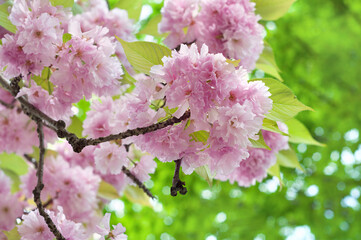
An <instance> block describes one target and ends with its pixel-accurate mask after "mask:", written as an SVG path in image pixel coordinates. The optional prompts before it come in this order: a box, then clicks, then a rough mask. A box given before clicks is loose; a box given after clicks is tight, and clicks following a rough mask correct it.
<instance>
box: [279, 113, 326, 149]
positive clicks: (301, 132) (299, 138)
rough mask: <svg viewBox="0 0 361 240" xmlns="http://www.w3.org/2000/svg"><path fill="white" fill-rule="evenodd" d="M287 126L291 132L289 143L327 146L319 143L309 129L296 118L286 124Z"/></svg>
mask: <svg viewBox="0 0 361 240" xmlns="http://www.w3.org/2000/svg"><path fill="white" fill-rule="evenodd" d="M285 124H286V125H287V127H288V132H289V136H290V138H289V141H290V142H293V143H305V144H310V145H317V146H325V144H322V143H320V142H317V141H316V140H315V139H314V138H313V137H312V135H311V134H310V132H309V131H308V129H307V128H306V127H305V125H303V123H301V122H300V121H298V120H297V119H295V118H292V119H290V120H288V121H286V122H285Z"/></svg>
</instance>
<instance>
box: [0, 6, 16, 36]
mask: <svg viewBox="0 0 361 240" xmlns="http://www.w3.org/2000/svg"><path fill="white" fill-rule="evenodd" d="M9 6H10V5H9V4H8V3H4V4H1V5H0V26H2V27H3V28H5V29H6V30H8V31H9V32H12V33H15V32H16V31H17V29H16V27H15V25H13V24H12V23H11V22H10V20H9V18H8V17H9V12H8V8H9Z"/></svg>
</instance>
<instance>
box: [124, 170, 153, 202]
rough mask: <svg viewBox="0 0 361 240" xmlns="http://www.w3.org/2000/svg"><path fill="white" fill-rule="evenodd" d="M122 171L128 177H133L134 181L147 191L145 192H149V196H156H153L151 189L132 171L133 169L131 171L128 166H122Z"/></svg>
mask: <svg viewBox="0 0 361 240" xmlns="http://www.w3.org/2000/svg"><path fill="white" fill-rule="evenodd" d="M122 172H123V173H124V174H125V175H127V177H128V178H130V179H132V181H133V182H134V183H135V184H137V186H138V187H139V188H140V189H142V190H143V191H144V192H145V194H147V195H148V196H149V197H151V198H153V199H154V198H155V197H154V196H153V194H152V193H151V192H150V190H149V189H148V188H147V187H146V186H145V185H144V184H143V183H142V182H141V181H140V180H139V179H138V178H137V177H136V176H134V174H133V173H132V172H131V171H129V169H127V168H126V167H124V166H123V167H122Z"/></svg>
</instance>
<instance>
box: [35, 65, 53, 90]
mask: <svg viewBox="0 0 361 240" xmlns="http://www.w3.org/2000/svg"><path fill="white" fill-rule="evenodd" d="M50 76H51V71H50V68H48V67H44V69H43V71H42V72H41V76H36V75H34V76H32V79H33V80H34V82H36V84H37V85H38V86H40V87H41V88H42V89H44V90H46V91H48V93H49V94H51V93H52V92H53V89H54V84H53V83H52V82H50V80H49V79H50Z"/></svg>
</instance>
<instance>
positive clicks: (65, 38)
mask: <svg viewBox="0 0 361 240" xmlns="http://www.w3.org/2000/svg"><path fill="white" fill-rule="evenodd" d="M70 39H71V34H70V33H64V34H63V43H66V42H67V41H69V40H70Z"/></svg>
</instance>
